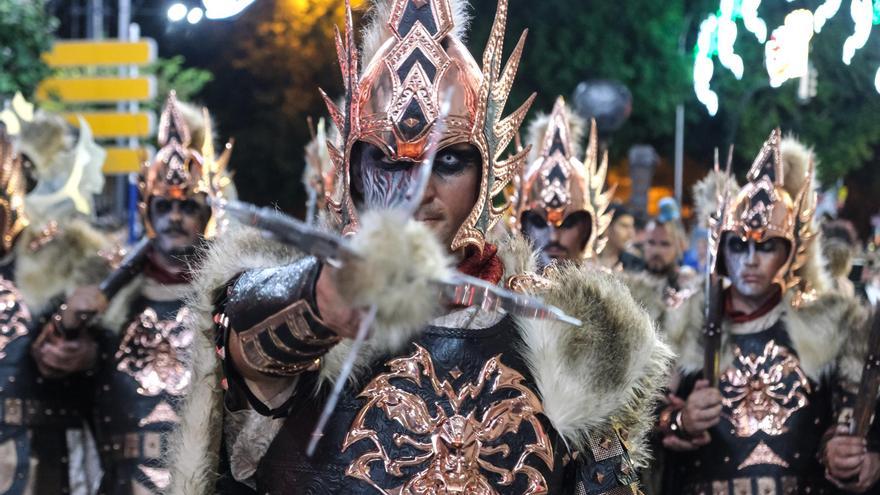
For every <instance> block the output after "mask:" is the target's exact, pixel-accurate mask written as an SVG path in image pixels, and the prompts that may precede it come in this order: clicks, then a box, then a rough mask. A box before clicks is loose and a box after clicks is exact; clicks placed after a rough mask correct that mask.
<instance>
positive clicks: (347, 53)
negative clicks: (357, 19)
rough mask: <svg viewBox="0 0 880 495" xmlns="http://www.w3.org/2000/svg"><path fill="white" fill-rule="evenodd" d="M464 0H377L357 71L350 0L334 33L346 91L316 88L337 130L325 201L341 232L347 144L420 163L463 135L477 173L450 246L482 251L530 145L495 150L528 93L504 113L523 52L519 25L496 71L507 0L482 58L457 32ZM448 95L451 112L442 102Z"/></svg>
mask: <svg viewBox="0 0 880 495" xmlns="http://www.w3.org/2000/svg"><path fill="white" fill-rule="evenodd" d="M465 10H466V4H465V2H464V0H390V4H389V3H388V0H378V1H377V2H376V3H375V5H374V18H373V20H372V25H371V26H369V27H368V28H367V29H366V34H365V39H366V40H367V41H366V43H365V49H364V54H363V55H364V57H365V59H366V60H367V62H366V65H365V68H364V70H363V72H361V71H359V60H358V59H359V56H358V47H357V46H355V42H354V33H353V28H352V21H351V10H350V5H348V3H347V9H346V29H345V33H344V35H342V34H339V33H338V32H337V36H336V41H337V51H338V55H339V63H340V66H341V68H342V75H343V80H344V81H343V82H344V87H345V95H344V98H343V103H342V105H341V106H340V105H336V104H335V103H333V101H332V100H331V99H330V98H329V97H327V95H326V94H324V93H323V92H322V94H323V96H324V100H325V102H326V104H327V107H328V110H329V113H330V116H331V118H332V119H333V122H334V124H335V125H336V128H337V129H338V131H339V134H340V139H339V142H338V144H333V143H328V148H329V152H330V157H331V159H332V161H333V164H334V168H335V171H336V174H335V175H336V177H335V178H334V180H333V183H334V186H335V187H334V191H333V193H332V194H331V196H330V198H329V207H330V210H331V214H332V216H333V217H334V220H335V221H336V222H337V223H338V224H339V226H340V228H341V229H342V232H343V234H347V233H351V232H354V231H356V230H357V228H358V215H357V211H356V209H355V205H354V202H353V199H352V195H351V189H350V180H351V177H350V157H351V151H352V147H353V146H354V144H355V143H357V142H359V141H361V142H366V143H369V144H372V145H374V146H377V147H379V148H380V149H382V150H383V151H384V152H385V154H386V155H387V156H388V157H389V158H391V159H393V160H401V161H411V162H413V165H414V166H416V165H417V164H419V163H421V162H422V161H423V160H424V159H425V158H426V157H427V156H428V155H429V152H430V150H432V149H439V148H443V147H445V146H448V145H452V144H456V143H468V144H471V145H473V146H474V147H475V148H476V149H477V150H479V152H480V156H481V158H482V164H483V166H482V175H481V180H480V186H479V187H480V190H479V195H478V198H477V201H476V203H475V204H474V206H473V208H472V209H471V212H470V214H469V216H468V217H467V219H466V220H465V222H464V223H463V224H462V225H461V226H460V227H459V229H458V231H457V233H456V235H455V237H454V239H453V241H452V245H451V246H450V247H451V249H452V250H457V249H459V248H463V247H466V246H473V247H475V248H476V249H477V250H482V248H483V245H484V242H485V235H486V232H488V231H489V229H490V228H491V227H492V226H493V225H494V224H495V223H496V222H497V221H498V220H499V218H500V216H501V214H502V213H503V211H504V207H503V206H501V207H499V206H495V205H493V203H492V198H493V197H495V196H497V195H498V194H500V193H501V192H502V191H503V190H504V187H505V185H506V184H507V183H508V182H509V181H510V180H511V178H512V176H513V174H514V173H515V172H516V170H517V169H518V168H519V165H520V163H521V162H522V161H523V160H524V159H525V156H526V153H527V150H522V151H521V152H518V153H515V154H514V155H513V156H510V157H507V158H506V159H503V160H502V159H501V155H502V153H503V152H504V151H505V149H506V148H507V146H508V145H509V144H510V142H511V141H512V140H513V137H514V135H515V134H516V132H517V129H518V128H519V126H520V124H521V123H522V121H523V119H524V118H525V115H526V112H527V111H528V108H529V106H530V105H531V102H532V100H533V99H534V95H533V96H532V97H531V98H529V99H528V100H527V101H526V102H525V103H524V104H523V105H522V106H521V107H520V108H519V109H517V110H516V111H514V112H513V113H512V114H511V115H509V116H507V117H504V118H502V111H503V110H504V106H505V104H506V102H507V98H508V96H509V94H510V89H511V86H512V84H513V78H514V75H515V74H516V70H517V67H518V65H519V60H520V57H521V55H522V49H523V43H524V41H525V33H523V35H522V36H521V37H520V39H519V42H518V43H517V45H516V47H515V48H514V50H513V52H512V55H511V56H510V60H509V61H508V62H507V64H506V65H505V66H504V68H503V70H502V53H501V52H502V46H503V43H504V26H505V23H506V20H507V0H499V3H498V9H497V12H496V15H495V20H494V23H493V25H492V30H491V33H490V35H489V41H488V42H487V46H486V49H485V51H484V53H483V60H482V67H481V66H480V65H479V64H478V63H477V61H476V60H475V59H474V58H473V56H472V55H471V54H470V53H469V52H468V50H467V48H466V47H465V46H464V43H463V42H462V40H461V36H463V31H464V29H465V27H466V24H467V19H466V16H465V15H464V11H465ZM445 102H449V111H448V112H441V105H442V104H444V103H445ZM439 129H442V133H441V132H436V131H437V130H439Z"/></svg>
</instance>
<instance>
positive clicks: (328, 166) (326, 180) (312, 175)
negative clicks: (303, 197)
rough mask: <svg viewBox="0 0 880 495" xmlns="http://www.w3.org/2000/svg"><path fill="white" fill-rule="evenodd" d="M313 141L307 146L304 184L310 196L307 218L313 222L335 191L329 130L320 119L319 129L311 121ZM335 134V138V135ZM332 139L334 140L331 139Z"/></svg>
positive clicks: (324, 208) (303, 176) (325, 207)
mask: <svg viewBox="0 0 880 495" xmlns="http://www.w3.org/2000/svg"><path fill="white" fill-rule="evenodd" d="M309 130H310V131H311V132H312V140H311V141H309V143H308V144H307V145H306V153H305V163H306V166H305V168H304V169H303V175H302V182H303V186H304V187H305V189H306V193H308V195H309V199H308V203H307V207H308V213H307V214H306V218H307V220H309V221H312V220H313V219H314V218H315V217H316V216H318V215H319V214H320V213H321V212H324V211H326V209H327V196H328V195H329V194H330V192H331V191H332V190H333V162H332V161H331V160H330V155H329V154H328V152H327V128H326V125H325V124H324V119H323V118H320V119H318V125H317V127H314V126H312V120H311V118H310V119H309ZM333 134H334V136H333V137H334V138H335V137H336V136H335V133H333ZM331 139H332V138H331Z"/></svg>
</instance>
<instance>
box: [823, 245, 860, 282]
mask: <svg viewBox="0 0 880 495" xmlns="http://www.w3.org/2000/svg"><path fill="white" fill-rule="evenodd" d="M822 247H823V249H822V251H823V254H824V255H825V259H826V260H827V262H828V272H829V275H831V276H832V277H835V278H837V277H846V276H847V275H849V272H850V270H852V263H853V249H852V248H851V247H850V246H849V244H847V243H845V242H843V241H839V240H836V239H828V240H826V241H825V243H824V244H823V246H822Z"/></svg>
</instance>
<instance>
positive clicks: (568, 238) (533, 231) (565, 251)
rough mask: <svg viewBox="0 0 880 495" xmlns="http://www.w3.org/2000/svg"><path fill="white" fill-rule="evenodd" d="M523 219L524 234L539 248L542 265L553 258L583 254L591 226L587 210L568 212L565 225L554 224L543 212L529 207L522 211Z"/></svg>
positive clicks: (560, 258)
mask: <svg viewBox="0 0 880 495" xmlns="http://www.w3.org/2000/svg"><path fill="white" fill-rule="evenodd" d="M521 223H522V231H523V234H524V235H525V236H526V237H528V238H529V240H530V241H532V246H534V248H535V249H536V250H537V251H538V258H539V260H538V261H539V263H540V264H541V266H546V265H548V264H549V263H550V262H551V261H553V260H575V259H578V258H580V254H581V253H582V252H583V250H584V247H585V246H586V245H587V241H588V240H589V239H590V230H592V229H591V227H590V216H589V214H588V213H587V212H585V211H578V212H575V213H572V214H571V215H568V216H567V217H565V220H563V222H562V225H560V226H559V227H555V226H554V225H553V224H551V223H550V222H548V221H547V220H546V219H545V218H544V215H542V214H541V213H539V212H537V211H535V210H528V211H525V212H523V214H522V219H521Z"/></svg>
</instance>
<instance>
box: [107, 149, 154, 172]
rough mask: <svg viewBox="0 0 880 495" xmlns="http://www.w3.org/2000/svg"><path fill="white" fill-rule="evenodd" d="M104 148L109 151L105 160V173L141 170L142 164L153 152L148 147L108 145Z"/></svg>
mask: <svg viewBox="0 0 880 495" xmlns="http://www.w3.org/2000/svg"><path fill="white" fill-rule="evenodd" d="M104 150H106V151H107V159H106V160H105V161H104V173H105V174H127V173H130V172H140V170H141V164H142V163H143V162H144V161H146V160H147V158H148V157H149V156H150V154H151V152H150V150H147V149H134V150H133V149H129V148H117V147H107V148H104Z"/></svg>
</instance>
